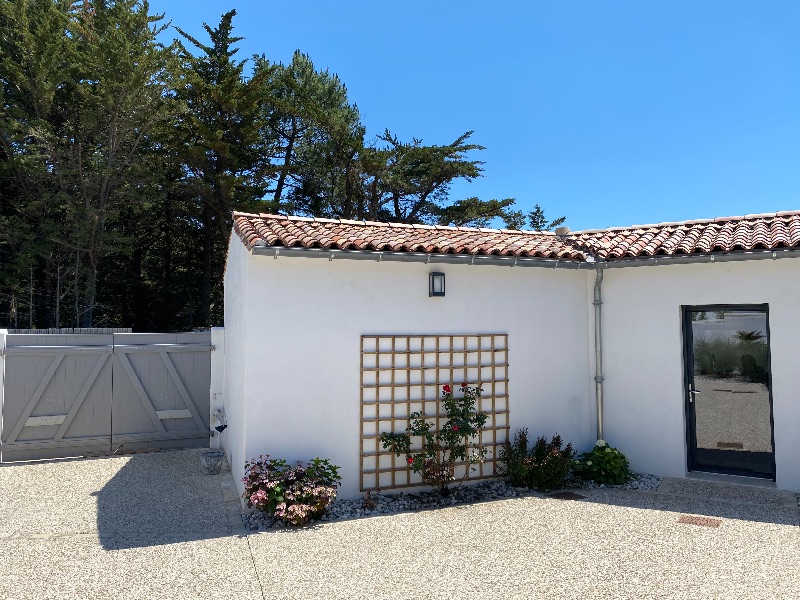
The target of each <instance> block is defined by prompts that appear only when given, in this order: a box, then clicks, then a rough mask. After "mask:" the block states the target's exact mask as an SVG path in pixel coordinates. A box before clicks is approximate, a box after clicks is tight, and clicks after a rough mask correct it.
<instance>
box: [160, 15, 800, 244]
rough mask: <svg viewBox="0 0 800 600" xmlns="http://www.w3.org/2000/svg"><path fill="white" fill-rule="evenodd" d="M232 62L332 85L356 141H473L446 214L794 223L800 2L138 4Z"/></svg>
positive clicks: (600, 222)
mask: <svg viewBox="0 0 800 600" xmlns="http://www.w3.org/2000/svg"><path fill="white" fill-rule="evenodd" d="M150 6H151V11H153V12H164V13H166V17H167V19H169V20H171V21H172V22H173V24H175V25H178V26H179V27H181V28H183V29H185V30H186V31H188V32H190V33H193V34H195V33H196V34H198V35H200V34H201V26H202V23H203V22H204V21H205V22H207V23H209V24H210V25H212V26H213V25H216V24H217V23H218V22H219V17H220V15H221V14H222V13H223V12H225V11H226V10H229V9H230V8H235V9H236V10H237V12H238V16H237V17H236V19H235V20H234V26H235V31H234V33H235V34H237V35H241V36H244V37H245V38H246V39H245V40H243V41H242V42H240V44H239V45H240V48H241V50H240V52H239V56H242V57H249V56H251V55H252V54H262V53H263V54H265V55H266V56H267V57H268V58H269V59H271V60H273V61H276V62H288V61H289V60H290V59H291V56H292V53H293V52H294V50H295V49H300V50H302V51H303V52H305V53H307V54H309V55H310V56H311V58H312V60H313V61H314V64H315V65H316V66H317V67H323V68H325V67H327V68H329V69H330V70H331V71H333V72H335V73H338V74H339V76H340V77H341V79H342V80H343V81H344V82H345V84H346V85H347V88H348V91H349V95H350V98H351V101H354V102H356V103H357V104H358V106H359V109H360V111H361V114H362V117H363V122H364V125H365V126H366V128H367V132H368V137H373V136H374V135H376V134H377V133H380V132H381V131H383V129H384V128H387V127H388V128H389V129H390V130H391V131H392V132H394V133H396V134H398V135H399V136H400V137H401V138H402V139H405V140H410V138H411V137H412V136H413V137H418V138H421V139H422V140H423V141H424V142H426V143H447V142H450V141H452V140H454V139H455V138H456V137H458V135H460V134H461V133H463V132H465V131H468V130H474V131H475V133H474V135H473V137H472V141H474V142H475V143H478V144H481V145H483V146H486V148H487V149H486V150H484V151H482V152H478V153H476V154H475V157H476V158H479V159H480V160H483V161H485V163H486V164H485V165H484V169H485V171H484V177H482V178H481V179H478V180H476V181H473V182H472V183H467V182H463V183H457V184H455V185H454V186H453V187H452V189H451V199H453V200H457V199H460V198H464V197H467V196H478V197H480V198H482V199H490V198H507V197H515V198H517V204H518V207H519V208H521V209H523V210H530V209H531V208H533V205H534V204H535V203H539V204H541V205H542V207H543V208H544V209H545V210H546V212H547V215H548V216H550V217H556V216H560V215H562V214H564V215H566V216H567V225H569V226H570V227H571V228H572V229H573V230H578V229H587V228H599V227H609V226H614V225H631V224H641V223H656V222H662V221H678V220H685V219H696V218H710V217H715V216H730V215H742V214H747V213H760V212H774V211H778V210H793V209H800V35H798V34H797V32H798V30H800V2H796V1H779V0H774V1H772V2H769V3H761V2H752V1H743V0H725V1H722V0H705V1H703V2H696V1H694V2H688V1H683V0H673V1H671V2H659V3H656V2H642V1H641V0H637V1H618V0H615V1H613V2H598V1H597V0H585V1H583V0H572V1H570V2H560V1H555V0H553V1H550V2H542V1H535V2H503V1H494V2H485V1H483V2H473V1H460V2H431V0H428V1H427V2H422V1H417V0H403V2H375V1H372V2H350V1H347V0H339V1H337V2H331V1H325V2H323V1H319V2H311V1H303V0H293V1H292V2H282V3H279V2H263V1H256V0H232V1H231V2H230V3H228V2H217V1H213V2H212V1H205V2H204V1H200V0H193V1H189V0H151V2H150Z"/></svg>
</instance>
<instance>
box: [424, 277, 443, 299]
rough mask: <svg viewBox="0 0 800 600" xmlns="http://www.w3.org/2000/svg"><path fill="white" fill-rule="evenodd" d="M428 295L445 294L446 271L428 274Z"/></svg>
mask: <svg viewBox="0 0 800 600" xmlns="http://www.w3.org/2000/svg"><path fill="white" fill-rule="evenodd" d="M428 296H444V273H430V274H429V275H428Z"/></svg>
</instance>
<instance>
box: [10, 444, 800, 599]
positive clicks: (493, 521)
mask: <svg viewBox="0 0 800 600" xmlns="http://www.w3.org/2000/svg"><path fill="white" fill-rule="evenodd" d="M198 454H199V451H194V450H192V451H173V452H164V453H161V454H151V455H136V456H132V457H120V458H106V459H92V460H82V461H64V462H53V463H42V464H28V465H19V466H2V467H0V490H2V497H0V551H2V556H3V558H2V563H1V564H2V567H0V598H13V599H17V598H19V599H27V598H126V599H128V598H155V599H158V598H247V599H248V600H249V599H255V598H490V597H491V598H692V599H699V598H724V597H729V598H797V597H800V577H798V576H797V575H796V573H797V572H798V569H799V568H800V527H798V509H797V503H796V501H793V498H794V495H793V494H787V493H784V492H778V491H776V490H770V489H764V488H749V487H737V486H731V485H725V484H714V483H708V482H705V481H694V480H664V481H663V482H662V485H661V487H660V488H659V490H658V491H655V492H623V491H619V490H604V489H598V490H591V491H588V490H586V491H581V492H580V493H581V494H583V495H585V496H586V499H584V500H578V501H570V500H556V499H553V498H549V497H545V496H542V495H538V494H534V495H531V496H529V497H524V498H514V499H509V500H502V501H494V502H486V503H482V504H475V505H465V506H455V507H452V508H445V509H437V510H430V511H422V512H419V513H407V514H400V515H392V516H385V517H373V518H366V519H359V520H352V521H340V522H332V523H326V524H324V525H319V524H318V525H313V526H310V527H305V528H301V529H299V530H283V531H273V532H259V533H250V534H246V533H245V532H244V530H243V528H242V526H241V521H240V520H239V517H238V511H237V509H236V502H237V500H236V496H235V492H233V490H232V483H233V482H232V480H231V475H230V473H229V472H228V473H223V474H222V475H219V476H206V475H202V474H201V472H200V468H199V457H198ZM687 515H695V516H703V517H706V518H707V519H706V520H705V521H697V520H695V522H694V523H698V522H699V523H701V524H693V523H689V524H684V523H681V522H680V520H681V517H682V516H687Z"/></svg>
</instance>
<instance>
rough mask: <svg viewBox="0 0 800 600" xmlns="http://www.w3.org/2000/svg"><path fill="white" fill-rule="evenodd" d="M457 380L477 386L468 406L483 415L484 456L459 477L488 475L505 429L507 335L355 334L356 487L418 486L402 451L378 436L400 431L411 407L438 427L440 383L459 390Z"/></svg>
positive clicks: (442, 418)
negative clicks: (387, 445)
mask: <svg viewBox="0 0 800 600" xmlns="http://www.w3.org/2000/svg"><path fill="white" fill-rule="evenodd" d="M462 383H466V384H467V385H469V386H476V385H480V386H481V387H482V388H483V393H482V394H481V397H480V398H479V399H478V402H477V406H476V409H477V410H478V411H479V412H485V413H486V414H487V415H488V416H489V419H488V420H487V422H486V426H485V428H484V430H483V432H482V439H481V443H482V444H483V445H484V446H486V448H487V450H488V453H487V455H486V460H485V462H484V463H483V464H480V465H473V467H474V468H475V471H471V472H470V473H469V474H468V475H467V479H468V480H470V479H473V480H474V479H488V478H491V477H496V476H497V463H498V459H499V452H500V448H502V447H503V445H504V444H505V442H506V440H507V439H508V432H509V422H508V420H509V406H508V334H502V333H497V334H473V335H364V336H361V491H364V492H366V491H373V490H389V489H398V488H406V487H415V486H419V485H422V480H421V478H420V476H419V475H417V474H415V473H412V471H411V469H409V467H408V465H407V464H406V460H405V457H404V456H399V457H397V456H394V455H393V454H392V453H391V452H390V451H388V450H384V449H383V447H382V446H381V443H380V439H379V438H380V435H381V434H382V433H384V432H389V431H393V432H397V433H401V432H403V431H405V429H406V427H407V426H408V416H409V415H410V414H411V413H413V412H417V411H422V412H424V413H425V414H426V415H427V418H428V419H429V420H430V421H431V422H433V423H435V424H436V427H435V429H436V430H437V431H438V430H440V427H441V426H442V425H443V424H444V423H445V422H446V420H447V415H446V414H445V412H444V407H443V406H442V405H441V401H440V399H441V393H442V386H443V385H445V384H449V385H451V386H453V393H454V394H455V395H456V396H459V394H460V392H459V389H460V387H461V384H462ZM413 449H414V448H413V447H412V450H413ZM465 468H466V466H464V465H462V466H460V467H459V469H460V471H457V472H456V476H457V477H460V476H461V475H462V474H463V473H464V469H465Z"/></svg>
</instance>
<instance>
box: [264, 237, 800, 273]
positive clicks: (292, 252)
mask: <svg viewBox="0 0 800 600" xmlns="http://www.w3.org/2000/svg"><path fill="white" fill-rule="evenodd" d="M251 252H252V253H253V254H254V255H258V256H271V257H273V258H278V257H286V258H327V259H328V260H331V261H332V260H370V261H375V262H383V261H389V262H412V263H420V262H421V263H429V264H451V265H492V266H499V267H541V268H546V269H573V270H578V269H595V268H596V267H597V265H598V264H602V265H603V268H604V269H619V268H623V267H654V266H666V265H685V264H702V263H715V262H742V261H748V260H778V259H781V258H798V257H800V248H781V249H779V250H747V251H740V252H728V253H724V254H723V253H720V254H677V255H676V254H672V255H659V256H637V257H631V258H616V259H611V260H600V259H595V258H594V257H591V256H589V257H588V258H587V259H586V260H585V261H581V260H575V259H563V260H562V259H556V258H535V257H522V256H516V257H515V256H496V255H480V254H433V253H428V252H377V251H374V250H326V249H324V248H287V247H285V246H266V245H264V246H261V245H259V244H258V242H256V246H255V247H254V248H253V249H252V251H251Z"/></svg>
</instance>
